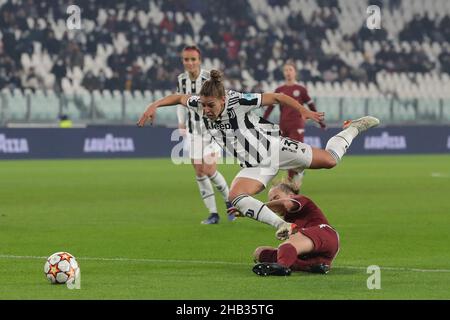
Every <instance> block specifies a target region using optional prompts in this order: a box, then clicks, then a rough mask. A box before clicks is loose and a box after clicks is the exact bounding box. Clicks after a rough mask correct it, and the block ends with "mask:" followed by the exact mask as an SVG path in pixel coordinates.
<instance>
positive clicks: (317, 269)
mask: <svg viewBox="0 0 450 320" xmlns="http://www.w3.org/2000/svg"><path fill="white" fill-rule="evenodd" d="M328 271H330V266H329V265H327V264H324V263H321V264H318V265H315V266H311V268H310V269H309V272H311V273H320V274H327V273H328Z"/></svg>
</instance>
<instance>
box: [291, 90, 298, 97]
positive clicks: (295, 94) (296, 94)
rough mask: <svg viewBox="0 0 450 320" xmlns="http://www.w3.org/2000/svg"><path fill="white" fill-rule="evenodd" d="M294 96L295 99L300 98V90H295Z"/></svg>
mask: <svg viewBox="0 0 450 320" xmlns="http://www.w3.org/2000/svg"><path fill="white" fill-rule="evenodd" d="M292 94H293V95H294V97H299V96H300V90H294V92H293V93H292Z"/></svg>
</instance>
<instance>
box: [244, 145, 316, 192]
mask: <svg viewBox="0 0 450 320" xmlns="http://www.w3.org/2000/svg"><path fill="white" fill-rule="evenodd" d="M278 156H279V159H278V161H277V162H278V166H277V163H276V162H275V161H273V163H271V164H270V166H261V167H253V168H243V169H242V170H241V171H239V173H238V174H237V176H236V178H250V179H254V180H257V181H259V182H261V183H262V184H263V185H264V187H267V185H268V184H269V182H270V181H271V180H272V179H273V178H274V177H275V176H276V175H277V174H278V170H280V169H281V170H290V169H292V170H295V171H297V172H303V170H305V169H306V168H309V167H310V166H311V162H312V148H311V146H310V145H308V144H305V143H303V142H299V141H295V140H292V139H289V138H285V137H281V141H280V145H279V154H278ZM236 178H235V179H236Z"/></svg>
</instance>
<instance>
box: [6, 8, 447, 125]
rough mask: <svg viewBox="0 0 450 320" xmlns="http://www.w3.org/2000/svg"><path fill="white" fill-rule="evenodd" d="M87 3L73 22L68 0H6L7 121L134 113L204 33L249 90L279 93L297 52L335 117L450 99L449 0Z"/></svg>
mask: <svg viewBox="0 0 450 320" xmlns="http://www.w3.org/2000/svg"><path fill="white" fill-rule="evenodd" d="M371 4H376V5H378V6H380V8H381V17H382V19H381V29H375V30H370V29H368V28H367V27H366V24H365V22H366V19H367V17H368V14H367V12H366V9H367V7H368V6H369V5H371ZM77 5H78V6H80V8H82V12H81V18H82V28H81V30H68V29H67V26H66V19H67V17H68V14H67V13H66V9H67V6H68V3H67V2H66V1H63V0H0V32H1V35H0V37H1V40H0V89H1V100H0V101H2V109H3V111H2V113H1V114H2V115H3V117H2V118H3V119H2V121H0V123H2V122H3V123H4V122H6V121H11V120H21V119H28V120H29V119H34V120H45V119H56V118H57V116H58V114H59V113H62V112H64V113H66V114H69V115H70V116H71V117H72V118H73V119H75V120H76V119H80V120H83V119H84V120H92V119H104V120H106V121H111V122H115V121H119V122H120V121H124V120H129V121H131V120H134V119H135V117H136V115H137V114H139V112H140V111H141V110H142V106H143V102H145V101H149V100H147V98H149V99H150V98H152V99H156V98H158V97H160V96H162V94H163V93H167V92H171V91H173V90H174V88H175V81H176V80H175V79H176V76H177V74H179V73H180V72H182V68H181V67H182V66H181V63H180V60H179V52H180V50H181V48H182V47H183V46H185V45H187V44H194V43H195V44H197V45H199V46H200V47H201V49H202V51H203V55H204V61H203V63H204V67H205V68H207V69H211V68H219V69H222V70H224V71H225V75H226V77H227V82H228V83H227V86H228V87H229V88H233V89H237V90H255V91H272V90H273V89H274V88H276V87H277V86H278V85H279V84H280V82H281V81H282V73H281V66H282V64H283V62H284V61H285V60H286V59H294V60H295V62H296V64H297V67H298V70H299V78H300V81H301V82H303V83H306V84H307V87H308V89H309V91H310V93H311V94H312V96H314V97H315V98H316V99H318V105H320V108H321V109H324V110H325V111H326V112H327V117H328V119H331V120H332V121H333V120H336V121H338V120H339V119H342V117H346V116H349V115H352V116H355V115H358V114H362V113H364V112H365V111H367V110H370V111H371V112H373V113H374V114H375V115H378V116H380V117H381V118H386V119H391V120H392V119H393V117H392V110H391V109H393V108H394V109H395V110H396V112H395V113H396V115H395V116H396V117H397V120H399V121H406V122H408V121H414V120H416V119H417V115H421V117H422V116H423V117H422V118H423V119H440V117H442V114H443V113H445V112H447V111H445V110H444V107H443V105H444V104H445V105H447V104H449V103H450V90H449V88H450V43H449V40H450V1H447V0H430V1H422V0H408V1H400V0H386V1H381V0H379V1H375V0H369V1H361V0H340V1H338V0H282V1H281V0H277V1H273V0H248V1H241V0H228V1H213V0H164V1H163V0H151V1H148V0H147V1H137V0H135V1H106V0H95V1H94V0H80V1H78V2H77ZM30 96H33V99H30ZM336 97H339V99H336ZM46 98H48V99H50V102H49V103H46V102H45V99H46ZM367 98H371V99H370V100H368V99H367ZM11 99H14V103H13V104H12V103H8V100H11ZM150 100H151V99H150ZM27 101H28V102H27ZM30 105H31V106H32V108H30ZM336 105H338V106H340V107H339V108H336ZM361 105H363V106H364V107H363V108H362V107H361ZM12 108H13V109H14V110H12ZM30 109H32V110H30ZM336 110H338V111H336ZM398 110H402V111H401V112H398ZM411 114H412V115H411ZM162 118H164V119H165V118H167V119H166V120H167V121H168V122H170V121H172V120H173V119H172V118H171V117H170V116H169V115H167V117H166V116H164V117H162Z"/></svg>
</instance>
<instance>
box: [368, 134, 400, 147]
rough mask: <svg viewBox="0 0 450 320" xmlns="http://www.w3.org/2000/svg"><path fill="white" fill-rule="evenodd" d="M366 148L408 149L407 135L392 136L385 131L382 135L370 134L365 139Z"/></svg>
mask: <svg viewBox="0 0 450 320" xmlns="http://www.w3.org/2000/svg"><path fill="white" fill-rule="evenodd" d="M364 149H366V150H383V149H386V150H403V149H406V138H405V136H390V135H389V133H388V132H386V131H384V132H382V133H381V136H369V137H366V139H365V140H364Z"/></svg>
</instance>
